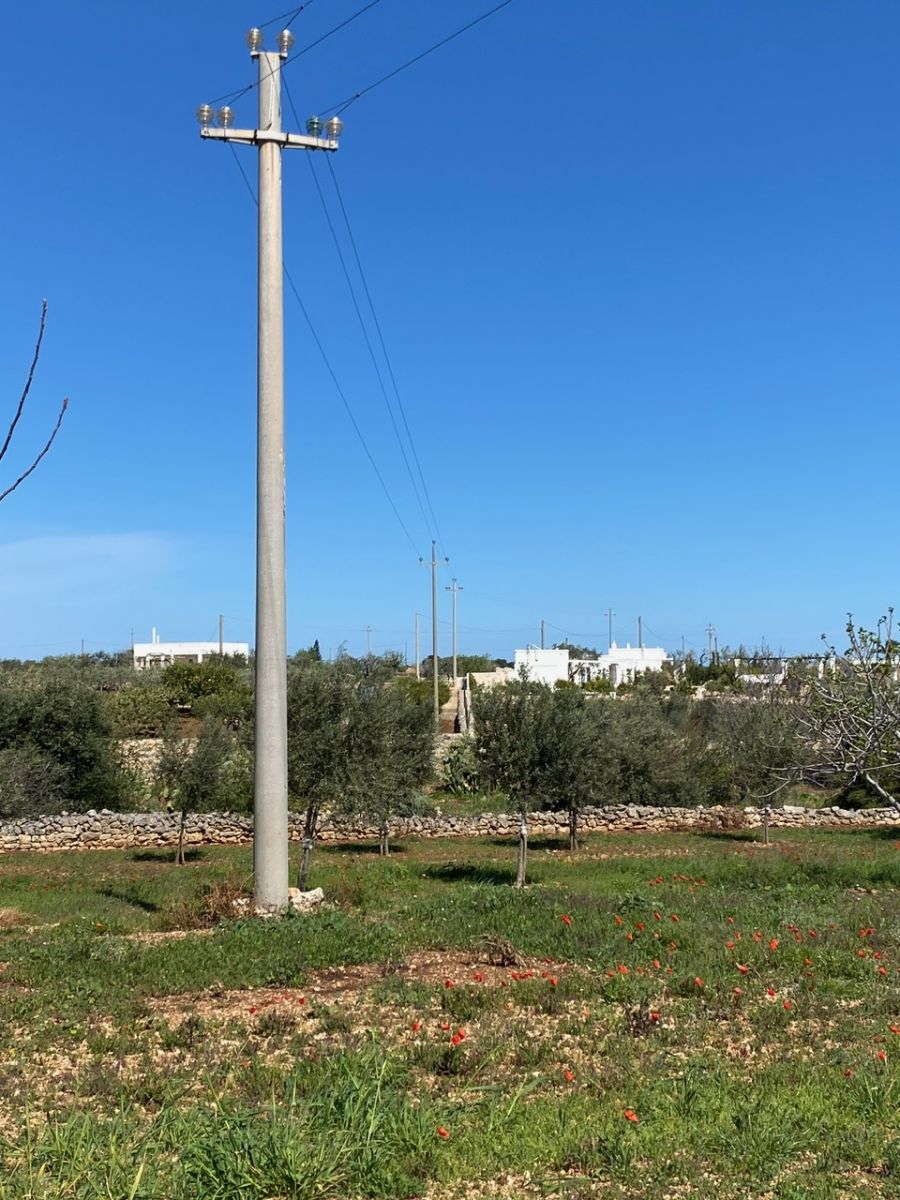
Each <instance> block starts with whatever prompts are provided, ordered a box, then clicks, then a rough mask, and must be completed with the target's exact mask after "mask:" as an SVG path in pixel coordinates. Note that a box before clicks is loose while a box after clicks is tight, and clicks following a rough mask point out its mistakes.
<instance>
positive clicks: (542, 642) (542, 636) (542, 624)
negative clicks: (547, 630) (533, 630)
mask: <svg viewBox="0 0 900 1200" xmlns="http://www.w3.org/2000/svg"><path fill="white" fill-rule="evenodd" d="M546 623H547V622H546V621H545V620H544V618H543V617H541V649H542V650H543V649H544V626H545V625H546Z"/></svg>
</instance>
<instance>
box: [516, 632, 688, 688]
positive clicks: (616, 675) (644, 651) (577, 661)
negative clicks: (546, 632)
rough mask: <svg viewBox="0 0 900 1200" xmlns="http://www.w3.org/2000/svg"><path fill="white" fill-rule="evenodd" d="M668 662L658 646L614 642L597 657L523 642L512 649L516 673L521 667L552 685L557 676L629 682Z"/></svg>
mask: <svg viewBox="0 0 900 1200" xmlns="http://www.w3.org/2000/svg"><path fill="white" fill-rule="evenodd" d="M667 662H669V656H668V654H666V652H665V650H664V649H663V648H662V646H631V645H626V646H617V645H616V643H615V642H613V643H612V645H611V646H610V648H609V650H608V651H607V653H606V654H601V655H600V656H599V657H598V658H573V659H570V658H569V651H568V650H567V649H566V648H565V647H561V648H559V649H553V650H542V649H540V647H538V646H526V647H525V648H524V649H523V650H516V656H515V664H516V674H517V675H518V674H520V673H521V672H522V671H523V670H524V671H525V673H526V675H527V676H528V678H529V679H531V680H533V681H534V682H535V683H546V684H549V686H550V687H553V685H554V684H555V683H558V682H559V681H560V680H569V679H570V680H573V681H574V682H575V683H590V681H591V680H592V679H608V680H609V681H610V683H611V684H612V686H613V687H614V688H617V687H618V686H619V685H620V684H622V683H633V682H634V680H635V679H637V677H638V676H639V675H643V674H644V672H645V671H661V670H662V669H663V667H664V666H665V664H666V663H667Z"/></svg>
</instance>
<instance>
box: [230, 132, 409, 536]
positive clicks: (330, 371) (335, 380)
mask: <svg viewBox="0 0 900 1200" xmlns="http://www.w3.org/2000/svg"><path fill="white" fill-rule="evenodd" d="M229 149H230V150H231V154H232V157H233V158H234V161H235V163H236V164H237V168H238V170H239V171H240V173H241V178H242V179H243V181H244V184H245V186H246V188H247V191H248V192H249V193H250V196H251V199H252V200H253V203H254V204H255V205H257V207H258V206H259V201H258V200H257V198H256V193H255V192H254V190H253V185H252V184H251V182H250V180H249V179H248V178H247V172H246V171H245V170H244V165H243V163H242V162H241V160H240V158H239V157H238V155H237V153H236V151H235V149H234V146H231V145H229ZM282 267H283V269H284V277H285V279H286V280H287V283H288V287H289V288H290V289H291V291H292V292H293V294H294V299H295V300H296V301H297V304H298V305H299V306H300V311H301V312H302V313H303V317H304V319H305V321H306V324H307V326H308V327H309V332H310V334H311V335H312V339H313V341H314V342H315V344H316V348H317V349H318V351H319V354H320V355H321V358H322V362H323V363H324V364H325V369H326V370H327V371H328V374H329V375H330V376H331V381H332V383H333V384H334V387H335V390H336V391H337V394H338V395H339V396H340V398H341V401H342V403H343V405H344V409H345V411H346V413H347V416H348V417H349V418H350V423H351V425H352V426H353V429H354V432H355V433H356V436H357V438H358V439H359V443H360V445H361V446H362V448H363V450H364V452H365V455H366V458H368V460H369V463H370V464H371V467H372V470H373V471H374V472H375V475H376V478H377V479H378V482H379V483H380V484H381V488H382V491H383V492H384V494H385V496H386V497H387V501H388V504H389V505H390V506H391V510H392V512H393V514H394V516H395V517H396V518H397V521H398V523H399V525H400V528H401V529H402V530H403V532H404V534H405V535H406V539H407V541H408V542H409V544H410V546H412V548H413V551H414V552H415V554H416V556H417V557H419V558H421V555H420V554H419V548H418V546H417V545H416V543H415V540H414V538H413V536H412V534H411V533H410V532H409V529H408V528H407V526H406V522H405V521H404V520H403V518H402V517H401V516H400V512H399V510H398V508H397V505H396V504H395V503H394V498H393V496H392V495H391V492H390V489H389V488H388V485H387V484H386V483H385V481H384V476H383V475H382V474H381V471H380V470H379V469H378V464H377V463H376V461H375V459H374V458H373V456H372V451H371V450H370V449H369V446H368V443H367V442H366V439H365V437H364V436H363V432H362V430H361V429H360V427H359V423H358V421H357V420H356V416H355V415H354V412H353V409H352V408H351V406H350V401H349V400H348V399H347V396H346V393H345V392H344V389H343V388H342V387H341V385H340V382H339V380H338V377H337V375H336V374H335V370H334V367H333V366H332V365H331V360H330V359H329V357H328V355H327V353H326V351H325V347H324V346H323V345H322V340H321V338H320V337H319V335H318V333H317V332H316V328H315V326H314V325H313V323H312V319H311V317H310V315H309V313H308V312H307V310H306V305H305V304H304V303H303V301H302V300H301V298H300V293H299V291H298V290H297V285H296V284H295V283H294V280H293V277H292V276H291V273H290V271H289V270H288V269H287V266H286V265H285V264H284V263H282Z"/></svg>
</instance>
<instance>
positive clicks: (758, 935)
mask: <svg viewBox="0 0 900 1200" xmlns="http://www.w3.org/2000/svg"><path fill="white" fill-rule="evenodd" d="M753 940H754V942H761V941H762V934H761V933H760V931H759V930H758V929H757V930H756V931H755V933H754V934H753Z"/></svg>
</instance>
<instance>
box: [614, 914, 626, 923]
mask: <svg viewBox="0 0 900 1200" xmlns="http://www.w3.org/2000/svg"><path fill="white" fill-rule="evenodd" d="M616 924H617V925H624V924H625V922H624V921H623V920H622V918H621V917H619V916H617V917H616Z"/></svg>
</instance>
